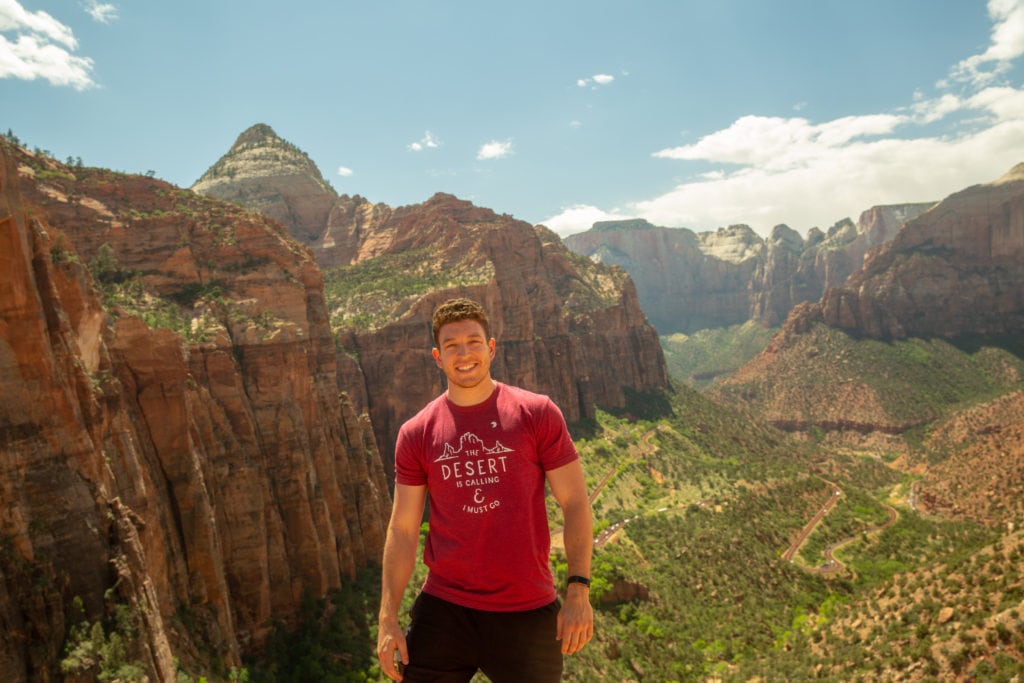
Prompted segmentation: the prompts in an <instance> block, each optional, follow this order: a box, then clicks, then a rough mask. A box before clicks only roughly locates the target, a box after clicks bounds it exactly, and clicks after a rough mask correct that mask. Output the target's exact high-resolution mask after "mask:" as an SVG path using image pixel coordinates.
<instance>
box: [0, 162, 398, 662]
mask: <svg viewBox="0 0 1024 683" xmlns="http://www.w3.org/2000/svg"><path fill="white" fill-rule="evenodd" d="M103 259H106V260H107V266H106V271H105V272H106V274H107V275H109V276H110V277H109V281H108V283H107V284H108V285H110V284H111V283H118V282H119V283H120V284H121V285H122V286H121V288H120V289H119V290H117V291H119V292H120V295H121V297H122V298H121V299H120V306H121V308H119V309H118V308H116V305H117V302H115V303H108V305H109V306H115V308H114V309H112V310H115V313H116V314H115V315H113V316H111V315H110V314H108V312H107V311H106V310H105V309H104V307H103V306H101V304H100V299H99V293H98V291H97V289H96V286H95V284H94V280H93V278H92V276H91V275H90V272H89V270H87V269H86V268H85V266H84V265H83V264H87V263H93V264H94V265H95V264H97V263H99V262H101V261H102V260H103ZM0 263H2V268H3V272H4V274H5V279H4V285H3V286H2V287H0V312H2V317H0V392H2V395H3V397H4V398H3V401H0V452H2V453H3V459H2V460H0V501H2V509H3V514H2V516H0V623H2V624H3V627H2V628H0V671H3V672H4V674H5V677H4V680H5V681H8V680H9V681H26V680H56V679H58V678H60V676H61V674H60V671H59V668H58V661H59V659H60V656H61V647H62V644H63V642H64V640H65V638H66V635H67V632H68V628H69V625H70V621H69V616H68V615H69V614H70V607H69V606H70V604H71V602H72V600H73V599H74V598H76V597H78V598H81V600H82V603H83V606H84V608H85V616H86V618H87V619H89V620H90V621H95V620H97V619H99V618H100V617H101V616H102V615H103V613H104V610H105V609H106V607H107V606H108V605H107V603H108V602H109V600H114V601H116V602H118V603H121V604H125V605H131V606H133V614H134V617H135V619H136V620H137V624H138V628H139V634H140V635H139V637H138V639H137V642H136V643H135V644H134V645H133V648H134V649H133V655H134V657H135V658H137V659H138V660H139V661H141V662H143V663H144V665H145V666H146V668H147V670H148V673H149V675H150V677H151V679H152V680H156V681H173V680H175V679H176V671H175V669H176V667H175V664H174V658H178V659H179V660H180V661H181V662H183V663H184V664H186V665H191V670H192V671H197V670H204V668H205V667H206V666H207V665H208V663H209V662H210V661H212V660H214V659H215V660H220V661H223V662H225V663H227V664H229V665H230V664H237V663H238V662H239V656H240V655H241V654H243V653H245V652H250V651H253V650H255V649H258V648H259V647H260V646H261V644H262V641H263V639H264V638H265V636H266V633H267V631H268V629H269V627H270V625H271V620H282V621H283V622H284V623H289V622H292V621H294V619H295V617H296V615H297V611H298V606H299V602H300V598H301V596H302V594H303V592H304V591H306V590H309V591H312V592H313V593H314V594H316V595H322V594H324V592H325V591H326V590H328V589H330V588H332V587H338V586H340V585H341V584H342V583H343V582H344V581H345V580H346V578H347V577H351V576H353V575H354V573H355V571H356V569H357V568H358V567H359V566H362V565H365V564H367V563H373V562H376V561H378V559H379V556H380V552H381V549H382V544H383V533H384V527H385V524H386V519H387V513H388V508H389V497H388V493H387V485H386V481H385V476H384V472H383V469H382V468H381V466H380V459H379V456H378V454H377V452H376V448H375V444H374V439H373V437H372V432H371V429H370V427H369V424H368V423H367V422H366V421H365V420H364V419H360V418H358V417H357V416H356V414H355V413H354V411H353V410H352V407H351V405H350V404H348V403H347V401H345V400H343V399H342V397H340V396H339V392H338V388H337V385H336V383H335V376H336V374H337V359H336V354H335V350H334V342H333V338H332V336H331V331H330V328H329V325H328V322H327V312H326V309H325V306H324V299H323V289H322V280H321V276H320V273H319V270H318V268H317V267H316V264H315V263H314V261H313V258H312V256H311V254H310V253H309V252H308V251H306V250H305V249H304V248H301V247H299V246H297V245H296V244H295V243H294V242H292V241H291V240H290V239H289V238H288V237H287V236H286V235H285V234H284V233H283V232H282V231H281V229H280V227H279V226H278V225H277V224H276V223H273V222H271V221H268V220H266V219H263V218H261V217H258V216H255V215H253V214H246V213H244V212H242V211H240V210H236V209H234V208H232V207H229V206H226V205H223V204H221V203H219V202H213V201H211V200H203V199H200V198H197V197H195V196H194V195H192V194H191V193H189V192H184V191H181V190H178V189H177V188H174V187H172V186H170V185H167V184H166V183H161V182H159V181H155V180H149V179H145V178H140V177H137V176H121V175H117V174H112V173H109V172H105V171H100V170H94V169H73V168H68V167H65V166H62V165H60V164H56V163H55V162H53V161H52V160H48V159H44V158H40V157H36V156H33V155H31V154H28V153H26V152H25V151H24V150H20V149H17V148H14V147H12V146H11V145H9V144H7V143H6V142H3V143H0ZM93 270H94V272H95V271H96V268H95V267H94V269H93ZM128 285H130V286H128ZM105 291H107V293H108V295H109V292H110V291H111V290H110V288H107V289H106V290H105ZM133 312H135V313H138V315H140V316H143V317H145V318H147V319H148V320H150V322H151V323H155V322H158V321H159V324H160V325H170V326H171V327H177V328H179V329H178V330H177V331H172V330H171V329H164V328H163V327H156V326H155V324H151V325H147V324H146V323H145V322H143V320H142V319H140V317H137V316H136V315H132V314H131V313H133ZM168 321H170V322H168ZM185 337H188V340H186V339H185ZM108 591H109V593H108ZM105 594H106V595H107V596H108V597H107V598H105ZM182 615H188V618H187V619H186V618H185V617H183V616H182ZM199 652H204V653H209V654H208V655H199V654H198V653H199ZM204 657H209V659H204Z"/></svg>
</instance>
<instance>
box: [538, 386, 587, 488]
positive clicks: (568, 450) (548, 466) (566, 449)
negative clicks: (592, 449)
mask: <svg viewBox="0 0 1024 683" xmlns="http://www.w3.org/2000/svg"><path fill="white" fill-rule="evenodd" d="M537 451H538V453H539V455H540V464H541V467H542V468H543V469H544V471H545V472H547V471H548V470H553V469H557V468H559V467H561V466H562V465H568V464H569V463H570V462H572V461H573V460H576V459H577V458H579V454H578V453H577V452H576V444H574V443H573V442H572V437H571V436H569V429H568V428H567V427H566V426H565V417H563V416H562V411H561V410H559V408H558V406H557V405H555V403H554V402H553V401H552V400H551V399H546V400H545V401H544V403H543V405H542V407H541V415H540V421H539V423H538V430H537Z"/></svg>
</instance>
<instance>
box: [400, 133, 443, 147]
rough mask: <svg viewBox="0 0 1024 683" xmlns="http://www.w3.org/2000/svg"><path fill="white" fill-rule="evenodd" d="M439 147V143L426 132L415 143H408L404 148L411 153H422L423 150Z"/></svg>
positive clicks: (431, 134) (432, 135)
mask: <svg viewBox="0 0 1024 683" xmlns="http://www.w3.org/2000/svg"><path fill="white" fill-rule="evenodd" d="M440 146H441V141H440V140H438V139H437V138H436V137H435V136H434V134H433V133H431V132H430V131H429V130H428V131H427V132H426V133H424V134H423V137H422V138H420V139H419V140H417V141H416V142H410V143H409V144H408V145H407V146H406V147H407V149H409V150H411V151H413V152H422V151H423V150H425V149H437V148H438V147H440Z"/></svg>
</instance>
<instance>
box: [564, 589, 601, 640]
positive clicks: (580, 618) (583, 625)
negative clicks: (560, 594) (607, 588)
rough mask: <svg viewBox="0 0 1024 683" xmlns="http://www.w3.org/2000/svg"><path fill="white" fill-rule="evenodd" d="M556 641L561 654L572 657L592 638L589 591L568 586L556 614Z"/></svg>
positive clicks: (591, 609)
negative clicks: (563, 600)
mask: <svg viewBox="0 0 1024 683" xmlns="http://www.w3.org/2000/svg"><path fill="white" fill-rule="evenodd" d="M557 637H558V640H560V641H562V654H563V655H573V654H576V653H577V652H579V651H580V650H582V649H583V646H584V645H586V644H587V643H589V642H590V639H591V638H593V637H594V610H593V608H592V607H591V606H590V589H589V588H587V587H586V586H583V585H580V584H578V583H571V584H569V587H568V589H566V596H565V602H564V603H562V609H561V610H559V612H558V636H557Z"/></svg>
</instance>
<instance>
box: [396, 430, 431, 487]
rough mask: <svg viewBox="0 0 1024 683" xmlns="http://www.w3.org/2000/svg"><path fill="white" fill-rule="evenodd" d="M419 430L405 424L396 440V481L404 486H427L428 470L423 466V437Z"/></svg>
mask: <svg viewBox="0 0 1024 683" xmlns="http://www.w3.org/2000/svg"><path fill="white" fill-rule="evenodd" d="M417 434H418V431H413V430H410V429H408V425H403V426H402V428H401V429H399V430H398V439H397V440H396V441H395V483H397V484H402V485H403V486H425V485H426V483H427V471H426V469H425V468H424V466H423V457H422V450H423V449H422V445H421V444H422V439H421V438H417V436H416V435H417Z"/></svg>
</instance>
